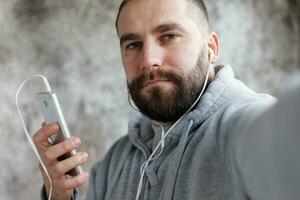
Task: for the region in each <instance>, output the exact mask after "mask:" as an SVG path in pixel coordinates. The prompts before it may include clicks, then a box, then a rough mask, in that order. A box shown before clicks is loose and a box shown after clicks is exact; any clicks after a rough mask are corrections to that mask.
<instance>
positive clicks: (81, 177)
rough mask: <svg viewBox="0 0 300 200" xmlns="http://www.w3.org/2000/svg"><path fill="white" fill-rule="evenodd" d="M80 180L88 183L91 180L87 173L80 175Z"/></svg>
mask: <svg viewBox="0 0 300 200" xmlns="http://www.w3.org/2000/svg"><path fill="white" fill-rule="evenodd" d="M78 179H79V181H80V182H84V181H87V180H88V179H89V174H88V173H86V172H83V173H82V174H80V176H79V177H78Z"/></svg>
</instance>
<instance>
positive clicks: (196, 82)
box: [118, 0, 209, 122]
mask: <svg viewBox="0 0 300 200" xmlns="http://www.w3.org/2000/svg"><path fill="white" fill-rule="evenodd" d="M190 10H191V9H190V5H189V3H187V2H186V1H185V0H164V1H161V0H131V1H129V2H128V3H127V5H126V6H125V7H124V8H123V10H122V11H121V13H120V17H119V21H118V34H119V38H120V45H121V55H122V62H123V65H124V69H125V72H126V76H127V81H128V88H129V92H130V95H131V97H132V99H133V100H134V102H135V104H136V105H137V107H138V108H139V109H140V111H141V112H142V113H144V114H145V115H147V116H149V117H150V118H151V119H153V120H156V121H160V122H171V121H174V120H176V119H178V118H179V117H180V116H181V115H182V114H184V112H186V110H187V109H188V108H189V107H190V106H191V105H192V103H193V102H194V101H195V99H196V98H197V96H198V95H199V92H200V91H201V89H202V85H203V82H204V79H205V75H206V73H207V70H208V66H209V62H208V58H209V53H208V52H209V51H208V49H209V45H208V36H207V34H205V33H206V31H204V30H201V27H199V25H197V20H195V16H196V15H195V16H194V15H193V12H190Z"/></svg>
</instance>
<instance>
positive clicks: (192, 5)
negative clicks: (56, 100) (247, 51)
mask: <svg viewBox="0 0 300 200" xmlns="http://www.w3.org/2000/svg"><path fill="white" fill-rule="evenodd" d="M116 28H117V32H118V36H119V38H120V48H121V55H122V62H123V65H124V69H125V73H126V76H127V81H128V89H129V93H130V96H131V98H132V100H133V101H134V103H135V105H136V106H137V108H138V109H139V110H140V112H141V113H142V114H141V115H140V116H137V117H135V118H134V119H132V120H131V121H130V124H129V133H128V135H126V136H125V137H123V138H121V139H120V140H118V141H117V142H116V143H115V144H114V145H113V146H112V147H111V149H110V150H109V152H108V153H107V155H106V156H105V158H104V159H103V160H102V161H101V162H99V163H97V164H95V165H94V167H93V169H92V171H91V174H90V175H89V174H88V173H82V174H80V175H77V176H76V177H69V176H67V175H65V173H66V172H67V171H69V170H70V169H72V168H74V167H75V166H77V165H80V164H82V163H84V162H86V160H87V153H78V154H77V155H74V156H72V157H71V158H68V159H66V160H63V161H58V160H57V158H58V157H59V156H61V155H63V154H65V153H67V152H69V151H71V150H72V149H74V148H77V147H78V146H79V145H80V139H79V138H75V137H73V138H70V139H67V140H65V141H64V142H62V143H59V144H56V145H52V144H50V143H49V142H48V140H47V138H48V137H49V136H51V135H53V134H54V133H55V132H57V131H58V128H59V127H58V125H57V124H52V125H46V124H43V127H42V129H41V130H39V131H38V132H37V133H36V134H35V136H34V141H35V144H36V146H37V147H38V150H39V152H40V154H41V156H42V159H43V161H44V162H45V164H46V167H47V170H48V171H49V174H50V177H51V180H52V185H53V191H52V198H53V199H71V198H73V199H77V198H78V197H77V190H76V188H77V187H79V186H81V185H82V184H84V183H85V182H86V181H87V180H88V179H89V180H90V181H89V184H90V185H89V189H88V192H87V199H88V200H100V199H101V200H102V199H124V200H132V199H149V200H157V199H161V200H162V199H164V200H165V199H204V200H219V199H222V200H226V199H250V198H252V197H251V196H250V193H251V192H249V191H248V189H249V188H248V184H246V183H247V181H245V180H244V179H243V178H244V177H247V176H248V177H249V174H251V173H252V172H249V173H248V171H251V169H252V168H251V167H250V168H249V169H250V170H248V168H247V167H245V168H243V169H240V168H239V166H243V165H244V163H245V162H242V163H240V162H239V161H240V160H243V159H244V157H243V155H245V154H244V148H243V142H244V141H249V142H246V143H245V145H246V146H247V147H248V146H251V147H252V148H253V147H254V150H255V146H253V145H250V144H253V143H254V144H255V142H256V140H255V138H254V139H253V138H252V140H251V136H249V135H248V134H244V133H248V132H247V131H245V130H246V128H247V127H248V125H250V124H251V122H252V121H254V120H255V119H256V118H257V117H258V116H261V113H263V111H265V110H267V109H269V107H271V106H272V105H273V104H274V103H275V99H274V98H272V97H271V96H268V95H263V94H257V93H255V92H254V91H252V90H250V89H249V88H247V87H246V86H245V85H244V84H243V83H242V82H240V81H238V80H236V79H235V78H234V77H233V72H232V69H231V68H230V66H222V65H218V66H214V65H215V64H216V61H217V58H218V54H219V39H218V36H217V35H216V34H215V33H211V32H210V30H209V24H208V17H207V10H206V7H205V5H204V3H203V1H201V0H125V1H123V3H122V4H121V6H120V9H119V14H118V17H117V20H116ZM258 132H259V131H257V132H256V133H258ZM244 137H250V139H249V140H243V138H244ZM251 142H252V143H251ZM237 152H241V154H237ZM258 153H259V152H258ZM241 156H242V157H241ZM250 157H251V156H250ZM237 158H240V159H239V160H237ZM251 158H253V157H251ZM253 160H255V159H253ZM246 161H247V159H246ZM244 169H245V170H244ZM247 170H248V171H247ZM42 174H43V178H44V182H45V187H44V190H43V195H44V198H45V199H46V196H47V194H49V190H50V184H49V181H48V180H47V178H46V176H45V173H44V172H43V171H42ZM255 181H256V180H254V181H253V182H255ZM253 182H250V184H249V186H251V183H253ZM74 189H75V190H74ZM252 191H255V189H254V190H252Z"/></svg>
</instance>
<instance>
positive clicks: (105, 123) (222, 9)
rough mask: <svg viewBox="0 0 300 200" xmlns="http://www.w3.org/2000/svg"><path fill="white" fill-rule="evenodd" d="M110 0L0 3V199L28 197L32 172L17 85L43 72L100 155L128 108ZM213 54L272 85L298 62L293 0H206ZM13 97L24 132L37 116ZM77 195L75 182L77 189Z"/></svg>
mask: <svg viewBox="0 0 300 200" xmlns="http://www.w3.org/2000/svg"><path fill="white" fill-rule="evenodd" d="M119 3H120V0H97V1H96V0H59V1H52V0H0V27H1V28H0V38H1V39H0V90H1V93H0V103H1V105H0V113H1V115H0V152H1V154H0V160H1V164H0V177H1V178H0V199H1V200H2V199H3V200H4V199H5V200H9V199H12V200H14V199H24V200H27V199H28V200H29V199H30V200H31V199H38V191H39V189H40V187H41V184H42V182H41V178H40V175H39V172H38V164H37V159H36V158H35V156H34V154H33V151H32V150H31V148H30V146H29V144H28V142H27V141H26V137H25V135H24V131H23V129H22V126H21V123H20V120H19V118H18V115H17V110H16V106H15V92H16V90H17V87H18V85H19V84H20V83H21V82H22V80H24V79H25V78H27V77H28V76H29V75H31V74H39V73H41V74H44V75H45V76H47V77H48V79H49V80H50V83H51V85H52V87H53V88H54V90H55V92H56V93H57V95H58V96H59V99H60V101H61V106H62V108H63V110H64V113H65V115H66V118H67V122H68V124H69V127H70V129H71V131H72V133H73V134H74V135H78V136H80V137H81V138H82V140H83V145H82V148H81V149H83V150H84V151H88V152H89V154H90V160H89V163H88V164H87V165H85V166H84V168H85V170H89V169H90V167H91V165H92V164H93V163H94V162H95V161H97V160H99V159H101V158H102V157H103V155H104V153H105V151H106V150H107V149H108V147H109V146H110V145H111V144H112V142H114V141H115V140H116V139H117V138H118V137H120V135H123V134H126V131H127V120H128V118H129V116H130V115H131V114H132V112H133V111H131V109H130V107H129V105H128V102H127V93H126V84H125V83H126V80H125V76H124V73H123V68H122V64H121V60H120V54H119V48H118V40H117V36H116V32H115V30H114V19H115V16H116V12H117V8H118V5H119ZM208 8H209V12H210V17H211V24H212V30H214V31H216V32H217V33H218V34H219V35H220V37H221V61H220V62H224V63H229V64H231V65H232V67H233V68H234V70H235V72H236V75H237V77H239V78H240V79H242V80H243V81H245V82H246V83H247V84H248V85H249V86H250V87H251V88H253V89H255V90H258V91H262V92H271V93H273V92H274V91H276V88H278V87H280V86H281V83H283V82H284V80H285V79H286V77H287V75H288V74H291V73H294V72H295V71H299V69H300V56H299V54H300V53H299V52H300V51H299V49H300V36H299V35H300V34H299V33H300V28H299V27H300V15H299V8H300V5H299V1H297V0H285V1H283V0H282V1H280V0H261V1H255V0H219V1H208ZM39 84H40V83H39V81H34V83H33V84H31V85H30V84H28V85H27V86H26V87H25V88H24V90H23V91H22V93H21V94H20V106H21V108H22V110H23V113H24V117H25V118H26V120H25V121H26V125H27V126H28V128H29V131H30V133H34V132H35V131H36V130H38V128H39V126H40V123H41V122H42V118H41V115H40V113H39V111H38V109H37V107H36V102H35V100H34V91H35V89H36V88H37V85H39ZM83 193H84V189H83Z"/></svg>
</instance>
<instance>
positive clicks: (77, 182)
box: [61, 172, 90, 190]
mask: <svg viewBox="0 0 300 200" xmlns="http://www.w3.org/2000/svg"><path fill="white" fill-rule="evenodd" d="M89 177H90V176H89V174H88V173H86V172H82V173H81V174H79V175H77V176H75V177H72V178H69V179H66V180H64V182H63V183H62V186H61V188H63V189H64V190H71V189H74V188H76V187H79V186H81V185H83V184H84V183H86V182H87V181H88V180H89Z"/></svg>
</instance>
